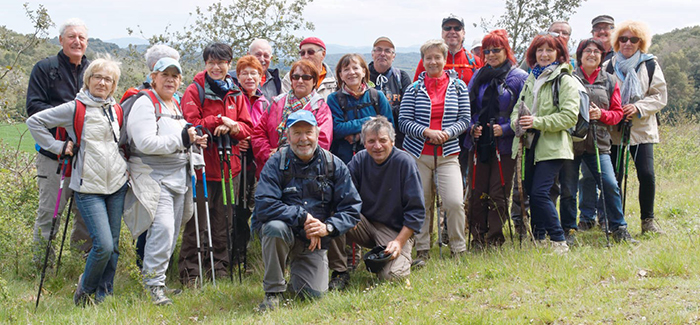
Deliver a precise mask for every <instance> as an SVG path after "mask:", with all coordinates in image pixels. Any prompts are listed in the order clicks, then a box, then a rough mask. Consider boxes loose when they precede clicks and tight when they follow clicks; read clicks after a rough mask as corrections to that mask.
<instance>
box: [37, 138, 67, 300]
mask: <svg viewBox="0 0 700 325" xmlns="http://www.w3.org/2000/svg"><path fill="white" fill-rule="evenodd" d="M68 142H69V141H68V140H66V141H65V143H64V144H63V150H61V153H64V152H65V150H66V147H67V146H68ZM61 158H63V162H62V163H60V164H59V165H58V171H60V173H61V181H60V183H59V185H58V198H56V206H55V207H54V209H53V219H51V232H49V239H48V240H47V241H46V253H45V254H44V266H43V267H42V268H41V280H39V292H38V293H37V295H36V305H35V306H34V311H36V310H37V309H38V308H39V299H41V289H42V288H43V287H44V279H45V278H46V267H47V266H48V264H49V252H50V251H51V240H52V239H53V232H54V230H56V219H57V217H58V207H59V205H60V204H61V193H63V182H64V180H65V179H66V170H67V169H68V165H69V164H70V161H71V159H70V156H63V157H59V159H61ZM58 171H57V172H58Z"/></svg>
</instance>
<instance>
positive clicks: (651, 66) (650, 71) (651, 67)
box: [635, 58, 656, 87]
mask: <svg viewBox="0 0 700 325" xmlns="http://www.w3.org/2000/svg"><path fill="white" fill-rule="evenodd" d="M644 65H645V66H646V68H647V76H648V77H649V87H651V81H652V79H653V78H654V71H655V70H656V60H654V59H653V58H652V59H649V60H646V61H644ZM641 68H642V64H641V63H640V64H639V65H638V66H637V69H635V71H639V69H641Z"/></svg>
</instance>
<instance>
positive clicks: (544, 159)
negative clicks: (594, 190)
mask: <svg viewBox="0 0 700 325" xmlns="http://www.w3.org/2000/svg"><path fill="white" fill-rule="evenodd" d="M525 55H526V56H525V57H526V59H527V63H528V65H529V66H530V67H531V68H532V71H531V72H530V75H529V76H528V77H527V80H526V81H525V86H524V87H523V90H522V94H521V95H520V96H518V97H519V99H518V103H517V104H516V105H515V106H516V107H520V104H521V103H522V104H524V105H525V107H526V108H528V110H526V109H523V110H521V111H522V112H518V110H513V112H512V113H511V115H510V119H511V122H510V124H511V127H512V128H513V129H515V135H516V136H518V138H515V141H513V152H514V153H515V152H517V151H518V150H520V143H521V141H522V142H523V145H524V148H525V149H524V152H525V154H524V155H523V159H524V160H525V163H524V165H525V168H524V171H523V172H524V173H525V184H524V185H525V191H526V192H527V193H528V194H529V198H530V212H531V215H532V233H533V236H534V237H535V240H536V241H537V243H538V244H540V245H544V244H545V236H546V235H547V234H548V235H549V238H550V240H551V241H552V248H553V249H554V251H555V252H556V253H561V254H563V253H566V252H567V251H568V250H569V247H568V246H567V244H566V241H565V238H564V230H563V229H562V227H561V223H560V222H559V216H558V215H557V209H556V206H555V204H554V201H553V200H552V199H551V198H550V196H549V193H550V189H551V188H552V185H553V184H554V180H555V177H556V176H557V175H558V174H559V170H560V169H561V167H562V165H563V164H564V160H572V159H574V149H573V142H572V139H571V135H570V134H569V132H568V131H567V129H569V128H571V127H573V126H574V125H576V118H577V116H578V109H579V89H580V88H583V86H582V85H581V83H579V82H578V81H577V80H575V79H574V77H573V76H572V75H571V73H572V71H573V67H572V66H571V64H570V63H569V54H568V51H567V48H566V45H565V44H564V41H563V40H562V39H561V38H560V37H559V36H558V34H555V33H547V32H545V33H541V34H540V35H537V36H535V39H534V40H532V43H531V44H530V47H529V48H528V49H527V52H526V54H525ZM557 79H558V80H559V89H558V104H557V103H555V101H554V87H553V85H554V83H555V80H557ZM583 90H584V91H585V88H583ZM515 156H516V155H515V154H514V155H513V157H515Z"/></svg>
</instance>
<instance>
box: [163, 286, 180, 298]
mask: <svg viewBox="0 0 700 325" xmlns="http://www.w3.org/2000/svg"><path fill="white" fill-rule="evenodd" d="M164 290H165V294H166V295H169V296H177V295H179V294H181V293H182V289H171V288H168V286H165V289H164Z"/></svg>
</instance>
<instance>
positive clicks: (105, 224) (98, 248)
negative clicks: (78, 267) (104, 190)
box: [74, 184, 127, 301]
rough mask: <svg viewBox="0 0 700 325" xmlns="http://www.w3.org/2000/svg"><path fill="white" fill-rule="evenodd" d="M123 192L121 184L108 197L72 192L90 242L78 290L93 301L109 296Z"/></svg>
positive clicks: (116, 256) (115, 261)
mask: <svg viewBox="0 0 700 325" xmlns="http://www.w3.org/2000/svg"><path fill="white" fill-rule="evenodd" d="M126 189H127V185H126V184H124V186H122V187H121V188H120V189H119V190H118V191H116V192H114V193H112V194H86V193H79V192H75V198H74V200H75V204H76V205H77V206H78V210H80V214H82V216H83V219H84V220H85V226H87V229H88V231H89V232H90V238H92V250H90V254H88V257H87V261H86V262H85V271H84V272H83V286H82V289H83V291H84V292H86V293H88V294H91V293H95V300H97V301H102V300H103V299H104V298H105V296H106V295H109V294H112V284H113V283H114V274H115V272H116V270H117V260H118V259H119V231H120V230H121V225H122V212H123V210H124V196H125V195H126Z"/></svg>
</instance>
